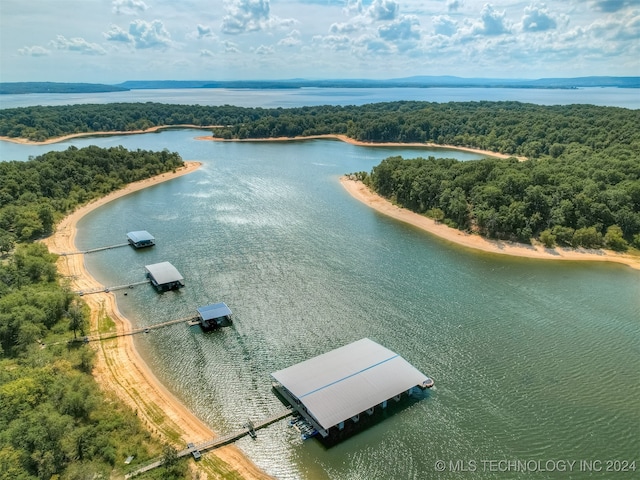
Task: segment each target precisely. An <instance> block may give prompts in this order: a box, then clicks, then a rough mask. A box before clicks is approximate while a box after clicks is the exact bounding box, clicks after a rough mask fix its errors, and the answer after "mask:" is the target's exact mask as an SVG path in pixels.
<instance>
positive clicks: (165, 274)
mask: <svg viewBox="0 0 640 480" xmlns="http://www.w3.org/2000/svg"><path fill="white" fill-rule="evenodd" d="M144 268H145V270H146V271H147V277H148V278H149V280H151V284H152V285H153V286H154V287H156V289H157V290H158V291H159V292H165V291H167V290H176V289H179V288H182V287H184V277H183V276H182V275H181V274H180V272H179V271H178V269H177V268H176V267H174V266H173V265H171V264H170V263H169V262H161V263H154V264H153V265H145V267H144Z"/></svg>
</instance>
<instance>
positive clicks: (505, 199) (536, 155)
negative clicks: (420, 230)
mask: <svg viewBox="0 0 640 480" xmlns="http://www.w3.org/2000/svg"><path fill="white" fill-rule="evenodd" d="M179 124H194V125H200V126H205V125H209V126H213V125H218V127H217V128H213V129H212V130H213V135H214V136H215V137H217V138H221V139H248V138H253V139H260V138H270V137H298V136H311V135H323V134H341V135H346V136H348V137H350V138H353V139H355V140H359V141H365V142H372V143H376V142H398V143H411V142H419V143H435V144H439V145H453V146H463V147H474V148H479V149H484V150H489V151H494V152H500V153H503V154H507V155H514V156H519V157H526V158H527V159H528V161H527V162H523V163H521V162H518V161H516V160H515V159H513V160H509V161H496V160H491V159H486V160H483V161H481V162H466V163H465V164H459V163H458V162H455V161H449V160H437V161H436V160H433V159H427V160H413V161H410V162H407V163H405V162H402V161H400V160H398V159H389V160H388V161H386V162H383V164H381V165H380V166H379V167H377V168H376V169H374V171H373V172H372V175H371V177H370V178H368V179H367V180H368V181H369V182H370V184H371V185H372V187H373V188H375V189H376V190H377V191H379V192H380V193H382V194H383V195H385V196H388V197H389V198H392V199H393V200H394V201H396V202H398V203H399V204H401V205H403V206H406V207H408V208H411V209H414V210H416V211H418V212H421V213H428V214H431V215H435V217H436V218H440V217H442V221H445V222H447V223H448V224H450V225H452V226H457V227H458V228H461V229H465V230H472V231H477V232H479V233H481V234H482V235H486V236H489V237H493V238H502V239H512V240H518V241H523V242H529V241H530V239H531V238H539V239H540V240H541V241H543V243H545V244H546V245H549V246H553V245H572V246H585V247H586V246H590V247H599V246H603V245H604V246H607V247H609V248H615V249H618V250H624V249H625V248H627V246H628V245H630V244H633V245H638V241H639V240H638V238H637V235H638V234H639V233H640V210H639V200H638V195H639V194H638V191H639V190H640V187H639V186H638V182H639V181H640V176H639V172H638V168H639V167H638V166H639V165H640V129H638V125H640V110H629V109H624V108H617V107H597V106H593V105H563V106H541V105H532V104H523V103H519V102H462V103H455V102H451V103H429V102H412V101H401V102H390V103H377V104H369V105H362V106H344V107H343V106H318V107H300V108H290V109H283V108H275V109H264V108H244V107H233V106H228V105H226V106H222V107H206V106H199V105H195V106H187V105H163V104H157V103H145V104H139V103H138V104H107V105H75V106H67V107H30V108H16V109H5V110H0V135H5V136H10V137H23V138H30V139H33V140H42V139H45V138H50V137H55V136H60V135H65V134H69V133H78V132H92V131H118V130H124V131H127V130H138V129H146V128H149V127H153V126H158V125H179ZM361 176H362V177H363V178H366V177H367V176H366V175H364V174H363V175H361ZM0 204H1V203H0ZM1 227H2V226H1V225H0V228H1Z"/></svg>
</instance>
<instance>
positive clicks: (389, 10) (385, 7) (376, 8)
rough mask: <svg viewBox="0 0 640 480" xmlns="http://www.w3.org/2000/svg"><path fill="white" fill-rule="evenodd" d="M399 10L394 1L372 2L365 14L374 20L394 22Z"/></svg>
mask: <svg viewBox="0 0 640 480" xmlns="http://www.w3.org/2000/svg"><path fill="white" fill-rule="evenodd" d="M399 9H400V5H399V4H398V2H396V1H395V0H374V2H373V3H372V4H371V6H370V7H369V9H368V11H367V12H368V14H369V16H371V18H373V19H374V20H380V21H381V20H394V19H395V18H396V17H397V15H398V10H399Z"/></svg>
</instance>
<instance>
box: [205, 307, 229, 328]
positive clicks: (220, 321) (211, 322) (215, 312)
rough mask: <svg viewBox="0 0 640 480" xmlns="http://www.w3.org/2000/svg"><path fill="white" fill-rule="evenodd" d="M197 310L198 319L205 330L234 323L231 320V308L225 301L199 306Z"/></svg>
mask: <svg viewBox="0 0 640 480" xmlns="http://www.w3.org/2000/svg"><path fill="white" fill-rule="evenodd" d="M197 311H198V320H197V321H198V323H199V324H200V327H202V329H203V330H213V329H216V328H220V327H224V326H228V325H231V323H233V322H232V320H231V309H230V308H229V307H228V306H227V304H226V303H224V302H220V303H213V304H211V305H206V306H204V307H199V308H198V309H197Z"/></svg>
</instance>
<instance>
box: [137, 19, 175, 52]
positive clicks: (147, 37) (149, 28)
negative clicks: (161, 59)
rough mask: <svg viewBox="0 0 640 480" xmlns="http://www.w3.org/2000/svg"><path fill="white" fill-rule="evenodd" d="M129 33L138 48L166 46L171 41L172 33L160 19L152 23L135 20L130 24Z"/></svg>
mask: <svg viewBox="0 0 640 480" xmlns="http://www.w3.org/2000/svg"><path fill="white" fill-rule="evenodd" d="M129 34H130V35H131V36H132V37H133V40H134V43H135V46H136V48H152V47H166V46H168V45H169V44H170V43H171V35H169V32H168V31H167V29H166V28H165V27H164V24H163V23H162V22H161V21H160V20H154V21H153V22H151V23H149V22H145V21H144V20H134V21H133V22H131V24H130V25H129Z"/></svg>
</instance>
